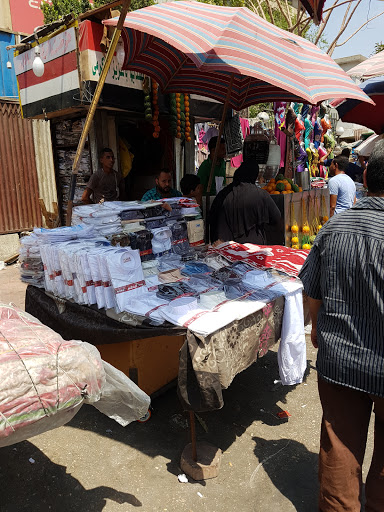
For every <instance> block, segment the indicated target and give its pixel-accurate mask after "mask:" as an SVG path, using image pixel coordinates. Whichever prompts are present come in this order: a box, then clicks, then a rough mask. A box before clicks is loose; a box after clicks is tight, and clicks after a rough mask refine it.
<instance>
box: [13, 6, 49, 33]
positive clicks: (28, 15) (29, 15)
mask: <svg viewBox="0 0 384 512" xmlns="http://www.w3.org/2000/svg"><path fill="white" fill-rule="evenodd" d="M40 4H41V1H40V0H9V7H10V9H11V19H12V28H13V31H14V32H23V33H25V34H33V30H34V29H35V28H36V27H40V26H41V25H43V24H44V21H43V20H44V16H43V11H42V10H41V9H40Z"/></svg>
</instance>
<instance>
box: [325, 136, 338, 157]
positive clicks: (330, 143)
mask: <svg viewBox="0 0 384 512" xmlns="http://www.w3.org/2000/svg"><path fill="white" fill-rule="evenodd" d="M335 146H336V141H335V138H334V136H333V133H332V131H331V130H328V131H327V133H326V134H325V135H324V147H325V149H331V152H330V154H329V155H328V158H329V159H330V160H331V159H332V158H334V156H335V155H334V153H333V149H334V147H335Z"/></svg>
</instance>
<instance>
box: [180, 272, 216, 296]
mask: <svg viewBox="0 0 384 512" xmlns="http://www.w3.org/2000/svg"><path fill="white" fill-rule="evenodd" d="M188 286H189V287H190V288H192V289H193V290H194V291H195V292H198V293H199V294H200V293H206V292H208V291H209V290H220V289H222V288H223V283H222V282H221V281H219V280H218V279H214V278H212V277H211V276H210V275H207V274H192V275H191V277H190V278H189V279H188Z"/></svg>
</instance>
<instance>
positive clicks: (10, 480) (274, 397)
mask: <svg viewBox="0 0 384 512" xmlns="http://www.w3.org/2000/svg"><path fill="white" fill-rule="evenodd" d="M23 298H24V286H23V285H22V284H21V283H19V281H18V276H17V268H16V267H15V266H12V267H8V268H6V269H5V270H2V271H0V302H3V301H7V302H9V301H12V302H14V303H15V304H16V305H19V306H21V307H23ZM307 341H308V343H307V346H308V370H307V377H306V380H305V382H304V383H303V384H301V385H299V386H296V387H287V386H281V385H280V384H275V383H274V381H275V380H276V379H278V378H279V377H278V366H277V357H276V352H275V351H270V352H269V353H268V354H267V355H266V356H265V357H264V358H262V359H261V360H260V361H259V362H257V363H256V364H254V365H253V366H252V367H251V368H249V369H248V370H247V371H245V372H243V373H242V374H240V375H238V376H237V377H236V379H235V380H234V382H233V383H232V385H231V386H230V388H229V389H228V390H227V391H226V392H225V395H224V399H225V406H224V408H223V409H222V410H220V411H216V412H213V413H206V414H200V415H199V418H200V419H201V423H202V425H203V426H204V428H203V427H202V426H201V425H200V424H199V423H198V424H197V428H198V438H199V439H201V440H203V439H204V440H207V441H209V442H211V443H213V444H215V445H216V446H219V447H220V448H221V449H222V450H223V458H222V466H221V470H220V474H219V476H218V478H216V479H213V480H207V481H206V482H193V481H191V482H190V483H187V484H182V483H179V482H178V480H177V475H178V474H179V473H180V469H179V465H178V464H179V460H180V454H181V451H182V449H183V447H184V446H185V444H186V443H187V442H188V428H187V423H186V417H185V416H184V414H183V412H182V410H181V408H180V405H179V403H178V400H177V396H176V390H175V389H171V390H169V391H168V392H167V393H165V394H164V395H162V396H160V397H159V398H157V399H155V400H154V402H153V407H154V414H153V416H152V418H151V420H150V421H149V422H148V423H146V424H139V423H134V424H131V425H129V426H128V427H126V428H122V427H120V426H119V425H118V424H117V423H115V422H114V421H112V420H110V419H109V418H107V417H105V416H103V415H102V414H101V413H99V412H98V411H97V410H96V409H94V408H93V407H91V406H87V405H86V406H84V407H83V408H82V409H81V410H80V412H79V413H78V414H77V416H75V418H74V419H73V420H72V421H71V422H70V423H68V424H67V425H66V426H64V427H61V428H59V429H56V430H53V431H50V432H47V433H45V434H42V435H40V436H37V437H35V438H33V439H30V440H29V441H25V442H23V443H19V444H17V445H15V446H10V447H6V448H1V449H0V482H1V484H0V485H1V492H0V511H1V512H21V511H28V512H44V511H48V510H53V511H58V512H72V511H76V512H77V511H81V512H99V511H103V512H120V511H124V512H125V511H130V510H133V509H134V508H140V510H142V511H143V512H161V511H167V512H192V511H193V512H208V511H209V512H232V511H241V512H283V511H284V512H290V511H295V510H296V511H298V512H316V510H317V508H316V495H317V452H318V439H319V426H320V419H321V410H320V404H319V400H318V396H317V391H316V372H315V370H314V365H315V358H316V353H315V350H314V349H313V348H312V346H311V344H310V342H309V339H308V340H307ZM282 409H283V410H287V411H289V413H290V414H291V417H290V418H289V419H287V420H279V419H278V418H277V417H276V413H277V412H278V411H280V410H282ZM351 421H353V411H352V412H351ZM205 428H206V430H207V431H206V430H205ZM372 444H373V443H372V432H371V437H370V440H369V449H368V453H367V458H368V459H369V457H370V455H371V452H372ZM30 459H33V461H34V462H33V463H32V462H30ZM364 469H365V474H366V470H367V468H366V467H365V468H364Z"/></svg>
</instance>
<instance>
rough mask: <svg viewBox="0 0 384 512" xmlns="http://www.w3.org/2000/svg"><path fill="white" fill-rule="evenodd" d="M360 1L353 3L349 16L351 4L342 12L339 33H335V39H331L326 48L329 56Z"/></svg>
mask: <svg viewBox="0 0 384 512" xmlns="http://www.w3.org/2000/svg"><path fill="white" fill-rule="evenodd" d="M360 3H361V0H357V3H356V5H355V7H354V8H353V10H352V12H351V14H350V15H349V17H348V13H349V9H350V7H351V4H349V5H348V7H347V9H346V11H345V14H344V18H343V22H342V24H341V28H340V30H339V33H338V34H337V36H336V37H335V39H334V40H333V41H332V43H331V45H330V46H329V48H328V50H327V53H328V55H329V56H330V57H331V56H332V53H333V52H334V50H335V48H336V44H337V41H338V40H339V38H340V37H341V35H342V34H343V33H344V31H345V29H346V28H347V26H348V23H349V22H350V21H351V18H352V16H353V15H354V14H355V11H356V9H357V8H358V7H359V5H360Z"/></svg>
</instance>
